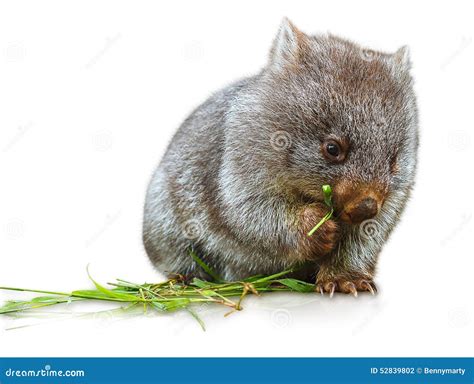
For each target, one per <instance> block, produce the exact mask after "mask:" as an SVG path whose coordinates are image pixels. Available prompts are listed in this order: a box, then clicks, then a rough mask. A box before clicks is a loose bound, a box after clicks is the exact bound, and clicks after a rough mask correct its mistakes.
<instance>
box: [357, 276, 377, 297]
mask: <svg viewBox="0 0 474 384" xmlns="http://www.w3.org/2000/svg"><path fill="white" fill-rule="evenodd" d="M360 286H361V288H363V289H365V290H366V291H369V292H370V293H371V294H372V296H374V295H375V292H376V291H377V288H375V289H374V287H375V285H374V287H372V284H370V283H369V282H368V281H366V280H363V281H362V282H361V283H360Z"/></svg>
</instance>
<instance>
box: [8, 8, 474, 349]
mask: <svg viewBox="0 0 474 384" xmlns="http://www.w3.org/2000/svg"><path fill="white" fill-rule="evenodd" d="M472 15H473V12H472V9H470V4H469V2H467V1H466V2H456V1H449V2H444V3H435V2H408V1H407V2H404V1H393V2H391V3H389V2H385V3H381V2H377V1H373V2H368V1H358V2H354V1H347V2H346V1H331V2H327V1H324V2H322V1H320V2H316V1H287V2H284V1H271V2H264V1H259V2H257V1H238V2H229V1H221V2H217V1H216V2H210V1H202V0H200V1H192V2H191V1H189V2H184V1H174V2H170V1H167V2H145V1H143V2H132V1H129V2H118V1H109V2H100V3H99V2H97V1H90V2H87V1H81V2H65V1H57V2H48V1H46V2H41V4H40V3H39V2H35V1H31V2H23V1H15V2H13V1H11V2H2V4H1V6H0V108H1V112H0V183H1V185H0V285H5V286H21V287H31V288H40V289H51V290H63V291H69V290H74V289H80V288H87V287H89V286H90V282H89V281H88V279H87V276H86V271H85V268H86V265H87V264H88V263H91V272H92V274H93V275H94V276H95V278H96V279H98V280H100V281H103V282H106V281H111V280H113V279H114V278H116V277H122V278H125V279H128V280H132V281H136V282H144V281H148V282H152V281H158V280H160V279H162V276H159V275H158V274H157V273H156V272H155V271H154V270H153V269H152V267H151V265H150V263H149V262H148V260H147V258H146V255H145V252H144V250H143V248H142V244H141V217H142V206H143V201H144V195H145V190H146V186H147V183H148V181H149V177H150V174H151V172H152V171H153V169H154V168H155V166H156V165H157V163H158V161H159V158H160V156H161V155H162V153H163V151H164V149H165V147H166V145H167V142H168V141H169V139H170V137H171V135H172V134H173V132H174V130H175V129H176V128H177V127H178V126H179V124H180V122H181V121H182V120H183V119H184V118H185V117H186V115H187V114H188V113H189V112H190V111H191V109H192V108H194V107H195V106H197V105H198V104H199V103H200V102H202V101H204V100H205V98H206V97H207V96H208V95H209V94H210V93H211V92H212V91H214V90H216V89H218V88H220V87H222V86H224V85H225V84H227V83H229V82H232V81H234V80H236V79H238V78H239V77H242V76H246V75H248V74H252V73H255V72H256V71H258V70H259V68H260V67H261V66H262V65H264V63H265V60H266V57H267V51H268V49H269V47H270V44H271V41H272V39H273V36H274V35H275V34H276V31H277V28H278V25H279V23H280V20H281V18H282V17H283V16H288V17H289V18H290V19H291V20H292V21H293V22H294V23H295V24H296V25H297V26H298V27H299V28H300V29H302V30H303V31H306V32H308V33H318V32H327V31H330V32H332V33H335V34H339V35H342V36H344V37H348V38H350V39H352V40H355V41H358V42H360V43H363V44H365V45H367V46H369V47H371V48H375V49H383V50H386V51H395V50H396V49H397V48H398V47H399V46H401V45H404V44H408V45H409V46H410V48H411V56H412V60H413V63H414V65H413V75H414V77H415V79H416V91H417V94H418V97H419V108H420V121H421V148H420V163H419V173H418V178H417V186H416V190H415V193H414V196H413V199H412V200H411V202H410V204H409V207H408V209H407V211H406V214H405V215H404V217H403V220H402V222H401V223H400V225H399V226H398V228H397V229H396V231H395V233H394V234H393V236H392V238H391V239H390V242H389V243H388V244H387V245H386V247H385V248H384V251H383V253H382V256H381V259H380V264H379V273H378V275H377V279H376V281H377V282H378V285H379V287H380V294H379V295H378V296H377V297H375V298H373V297H368V296H366V295H362V296H361V297H359V298H358V299H354V298H352V297H342V296H337V297H335V298H334V299H333V300H329V299H328V298H327V297H323V298H321V297H319V296H318V295H316V294H315V295H297V294H291V295H273V296H272V295H270V296H268V297H263V298H253V299H249V300H248V301H247V302H246V303H245V305H244V306H245V309H244V310H243V311H242V312H239V313H235V314H232V315H231V316H229V317H226V318H224V317H223V313H224V312H225V311H224V310H221V309H213V308H210V309H202V310H200V313H201V316H202V317H203V318H204V320H205V322H206V324H207V331H206V332H202V331H201V330H200V328H199V326H198V325H197V323H196V322H195V321H194V320H193V319H192V318H190V316H188V315H187V314H186V313H183V314H180V313H177V314H173V315H170V316H163V317H160V316H150V315H148V316H137V317H124V316H109V315H107V314H106V315H103V316H92V319H91V318H88V319H82V318H80V319H78V318H77V314H78V313H83V312H85V311H88V310H91V309H96V308H95V306H92V308H91V307H90V306H87V305H82V306H81V305H79V306H77V305H76V306H73V307H63V308H61V309H60V313H57V314H55V315H54V316H41V317H40V318H36V317H30V318H27V319H10V318H2V319H0V355H1V356H42V355H48V356H180V355H187V356H472V355H473V345H474V343H473V334H474V332H473V330H474V307H473V303H474V300H473V293H474V288H473V287H474V284H473V278H472V276H473V270H474V261H473V259H474V252H473V247H472V243H471V241H472V238H473V219H472V213H473V202H472V201H473V199H472V194H473V176H472V175H473V166H474V162H473V156H474V153H473V118H472V112H473V104H472V103H473V98H472V89H473V85H474V83H473V77H474V76H473V68H474V60H473V57H474V56H473V43H472V38H473V23H472ZM18 296H19V294H18V293H17V294H15V295H12V294H7V293H4V292H2V293H0V300H2V301H3V300H4V299H7V298H12V297H18ZM24 325H29V326H28V327H24V328H18V327H22V326H24ZM10 328H15V329H10ZM7 329H9V330H7Z"/></svg>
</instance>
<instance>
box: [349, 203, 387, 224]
mask: <svg viewBox="0 0 474 384" xmlns="http://www.w3.org/2000/svg"><path fill="white" fill-rule="evenodd" d="M378 212H379V208H378V204H377V201H376V200H375V199H374V198H372V197H366V198H363V199H362V200H360V201H357V202H355V203H351V204H348V205H347V206H346V207H345V208H344V211H343V215H342V216H343V217H342V218H343V219H344V218H345V219H348V221H350V222H351V223H353V224H358V223H361V222H363V221H364V220H368V219H371V218H372V217H374V216H375V215H376V214H377V213H378ZM344 216H345V217H344Z"/></svg>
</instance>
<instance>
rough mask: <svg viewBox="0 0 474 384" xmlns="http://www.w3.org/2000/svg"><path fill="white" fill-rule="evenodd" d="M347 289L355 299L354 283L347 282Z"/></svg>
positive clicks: (355, 289)
mask: <svg viewBox="0 0 474 384" xmlns="http://www.w3.org/2000/svg"><path fill="white" fill-rule="evenodd" d="M347 289H348V290H349V292H350V293H351V294H352V295H353V296H354V297H357V288H356V286H355V284H354V283H351V282H348V283H347Z"/></svg>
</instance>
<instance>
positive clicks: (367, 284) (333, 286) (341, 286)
mask: <svg viewBox="0 0 474 384" xmlns="http://www.w3.org/2000/svg"><path fill="white" fill-rule="evenodd" d="M316 292H319V293H320V294H321V295H323V294H324V292H326V293H329V297H333V295H334V292H342V293H350V294H351V295H353V296H354V297H357V292H370V293H371V294H372V295H375V293H376V292H377V287H376V286H375V283H374V282H373V281H372V280H365V279H358V280H354V281H350V280H345V279H335V280H333V281H325V282H323V281H320V282H317V283H316Z"/></svg>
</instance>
